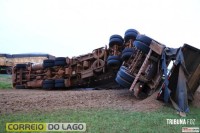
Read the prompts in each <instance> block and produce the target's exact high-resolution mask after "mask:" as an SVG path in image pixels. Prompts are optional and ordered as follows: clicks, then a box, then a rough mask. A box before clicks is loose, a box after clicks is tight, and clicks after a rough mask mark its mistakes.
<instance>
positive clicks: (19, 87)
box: [15, 85, 25, 89]
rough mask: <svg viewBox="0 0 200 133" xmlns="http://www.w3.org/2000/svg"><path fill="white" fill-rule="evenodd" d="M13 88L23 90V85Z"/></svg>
mask: <svg viewBox="0 0 200 133" xmlns="http://www.w3.org/2000/svg"><path fill="white" fill-rule="evenodd" d="M15 88H16V89H25V86H24V85H16V86H15Z"/></svg>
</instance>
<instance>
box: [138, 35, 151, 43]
mask: <svg viewBox="0 0 200 133" xmlns="http://www.w3.org/2000/svg"><path fill="white" fill-rule="evenodd" d="M136 40H137V41H140V42H143V43H145V44H146V45H147V46H149V45H150V44H151V41H152V40H153V39H151V38H150V37H148V36H145V35H138V36H137V37H136Z"/></svg>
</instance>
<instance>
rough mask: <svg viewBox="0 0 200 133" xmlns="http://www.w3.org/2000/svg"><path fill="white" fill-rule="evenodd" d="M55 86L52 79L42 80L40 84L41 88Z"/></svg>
mask: <svg viewBox="0 0 200 133" xmlns="http://www.w3.org/2000/svg"><path fill="white" fill-rule="evenodd" d="M54 86H55V81H54V80H44V81H43V84H42V88H43V89H53V88H54Z"/></svg>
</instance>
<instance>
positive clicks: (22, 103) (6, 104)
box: [0, 89, 200, 114]
mask: <svg viewBox="0 0 200 133" xmlns="http://www.w3.org/2000/svg"><path fill="white" fill-rule="evenodd" d="M156 95H157V93H154V94H153V95H152V96H150V97H148V98H146V99H144V100H138V99H136V98H135V97H134V96H133V94H132V93H130V92H129V90H90V91H73V90H68V91H60V90H59V91H57V90H53V91H45V90H33V89H32V90H31V89H29V90H16V89H12V90H0V107H1V108H0V114H5V113H6V114H7V113H8V114H9V113H15V112H29V111H42V112H43V111H53V110H57V109H90V108H97V109H100V108H112V109H122V110H131V111H152V110H156V109H158V108H162V107H163V102H161V101H158V100H156ZM199 101H200V89H198V91H197V92H196V94H195V101H194V102H193V106H196V107H200V102H199Z"/></svg>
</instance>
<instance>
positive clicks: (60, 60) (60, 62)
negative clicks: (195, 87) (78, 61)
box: [55, 57, 67, 66]
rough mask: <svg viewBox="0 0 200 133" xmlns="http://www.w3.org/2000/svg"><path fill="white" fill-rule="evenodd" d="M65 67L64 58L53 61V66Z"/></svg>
mask: <svg viewBox="0 0 200 133" xmlns="http://www.w3.org/2000/svg"><path fill="white" fill-rule="evenodd" d="M65 65H67V63H66V58H65V57H57V58H56V59H55V66H65Z"/></svg>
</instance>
